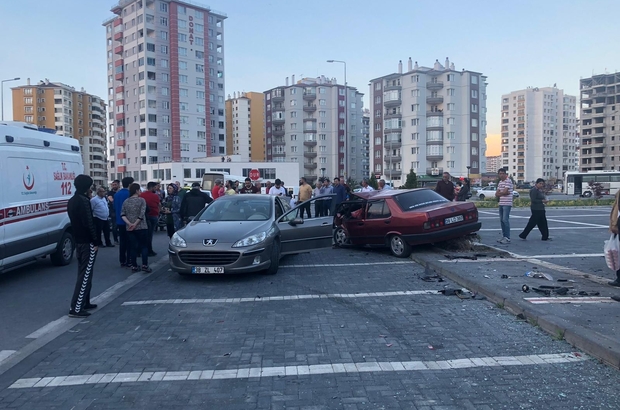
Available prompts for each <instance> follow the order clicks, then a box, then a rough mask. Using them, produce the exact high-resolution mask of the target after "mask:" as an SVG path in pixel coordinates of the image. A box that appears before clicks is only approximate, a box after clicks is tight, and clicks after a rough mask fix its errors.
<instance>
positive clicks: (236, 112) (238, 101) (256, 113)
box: [226, 92, 265, 161]
mask: <svg viewBox="0 0 620 410" xmlns="http://www.w3.org/2000/svg"><path fill="white" fill-rule="evenodd" d="M226 152H227V153H228V154H230V155H240V156H241V159H242V160H243V161H265V96H264V94H263V93H255V92H248V93H244V92H240V93H234V95H233V96H232V98H231V97H230V96H229V98H228V99H227V100H226Z"/></svg>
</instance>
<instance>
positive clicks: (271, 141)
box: [264, 76, 369, 182]
mask: <svg viewBox="0 0 620 410" xmlns="http://www.w3.org/2000/svg"><path fill="white" fill-rule="evenodd" d="M264 95H265V127H266V128H265V129H266V144H265V149H266V157H267V161H273V162H297V163H298V164H299V170H300V172H299V174H300V175H301V176H305V177H306V179H307V180H308V182H312V181H315V180H317V179H318V178H320V177H322V176H326V177H330V178H333V177H334V176H337V175H338V176H344V177H345V178H347V179H348V178H351V179H353V180H355V181H359V180H361V178H363V177H366V176H368V174H367V173H365V171H364V169H367V168H368V164H369V163H368V157H367V155H368V154H367V152H366V149H365V146H366V145H367V144H365V143H364V132H363V131H364V129H363V118H362V114H363V109H362V96H363V94H362V93H360V92H358V91H357V89H356V88H354V87H349V86H347V88H346V91H345V86H344V85H341V84H338V83H337V82H336V79H335V78H332V79H329V78H326V77H325V76H321V77H318V78H303V79H301V80H299V81H298V82H295V76H292V77H291V84H290V85H289V83H288V77H287V78H286V81H285V85H284V86H280V87H276V88H273V89H271V90H268V91H265V93H264ZM345 130H346V131H345ZM365 167H366V168H365Z"/></svg>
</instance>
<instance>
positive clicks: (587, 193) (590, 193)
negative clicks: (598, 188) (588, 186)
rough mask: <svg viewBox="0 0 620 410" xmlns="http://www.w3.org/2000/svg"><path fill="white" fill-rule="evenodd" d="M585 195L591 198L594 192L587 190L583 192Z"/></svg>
mask: <svg viewBox="0 0 620 410" xmlns="http://www.w3.org/2000/svg"><path fill="white" fill-rule="evenodd" d="M583 196H584V197H585V198H590V197H591V196H592V192H591V191H586V192H584V193H583Z"/></svg>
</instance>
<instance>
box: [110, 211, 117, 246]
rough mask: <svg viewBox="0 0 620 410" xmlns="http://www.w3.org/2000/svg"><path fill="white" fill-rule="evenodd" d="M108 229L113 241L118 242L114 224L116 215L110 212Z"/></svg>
mask: <svg viewBox="0 0 620 410" xmlns="http://www.w3.org/2000/svg"><path fill="white" fill-rule="evenodd" d="M109 227H110V231H111V232H112V238H113V239H114V242H118V225H116V215H114V214H110V224H109Z"/></svg>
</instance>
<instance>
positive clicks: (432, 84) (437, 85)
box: [426, 81, 443, 90]
mask: <svg viewBox="0 0 620 410" xmlns="http://www.w3.org/2000/svg"><path fill="white" fill-rule="evenodd" d="M426 88H427V89H429V90H441V89H442V88H443V81H428V82H427V83H426Z"/></svg>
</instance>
